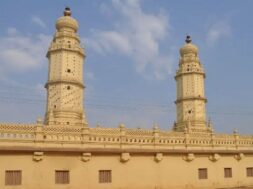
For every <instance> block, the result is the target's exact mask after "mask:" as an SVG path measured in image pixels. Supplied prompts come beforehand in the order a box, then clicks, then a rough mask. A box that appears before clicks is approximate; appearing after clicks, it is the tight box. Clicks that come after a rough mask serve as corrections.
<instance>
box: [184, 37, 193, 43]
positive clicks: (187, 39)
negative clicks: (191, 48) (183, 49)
mask: <svg viewBox="0 0 253 189" xmlns="http://www.w3.org/2000/svg"><path fill="white" fill-rule="evenodd" d="M185 42H186V43H191V42H192V39H191V36H189V35H187V36H186V39H185Z"/></svg>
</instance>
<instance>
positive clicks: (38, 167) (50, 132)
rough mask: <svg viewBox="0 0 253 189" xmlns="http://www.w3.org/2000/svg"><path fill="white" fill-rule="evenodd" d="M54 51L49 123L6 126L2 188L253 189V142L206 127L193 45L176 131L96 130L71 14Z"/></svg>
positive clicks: (186, 51)
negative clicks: (86, 106) (86, 100)
mask: <svg viewBox="0 0 253 189" xmlns="http://www.w3.org/2000/svg"><path fill="white" fill-rule="evenodd" d="M56 29H57V31H56V34H55V36H54V39H53V41H52V43H51V45H50V47H49V50H48V54H47V57H48V59H49V74H48V81H47V84H46V89H47V108H46V115H45V120H44V122H43V121H41V120H38V121H37V123H35V124H32V125H26V124H0V170H1V171H0V189H10V188H11V189H35V188H36V189H60V188H61V189H84V188H87V189H106V188H107V189H169V188H170V189H190V188H199V189H213V188H229V187H238V186H252V185H253V137H252V135H249V136H242V135H239V134H238V133H237V131H235V132H234V133H233V134H218V133H215V132H214V131H213V128H212V126H211V123H210V122H208V123H207V121H206V113H205V103H206V98H205V94H204V78H205V73H204V70H203V67H202V65H201V64H200V61H199V58H198V49H197V47H196V46H195V45H193V44H192V43H191V40H190V38H189V37H188V38H187V40H186V44H185V45H184V46H183V47H182V48H181V50H180V55H181V58H180V61H179V69H178V71H177V73H176V76H175V79H176V82H177V99H176V106H177V122H176V123H175V125H174V127H173V129H172V130H171V131H163V130H160V129H159V128H158V127H157V126H154V127H153V129H130V128H127V127H126V126H125V125H124V124H120V125H119V126H118V127H117V128H103V127H97V128H92V127H89V125H88V123H87V121H86V117H85V113H84V108H83V105H82V104H83V102H82V99H83V89H84V84H83V73H82V70H83V60H84V57H85V53H84V50H83V49H82V48H81V47H80V40H79V38H78V36H77V29H78V23H77V21H76V20H74V19H73V18H72V17H71V12H70V9H69V8H66V10H65V11H64V16H63V17H61V18H59V19H58V21H57V23H56Z"/></svg>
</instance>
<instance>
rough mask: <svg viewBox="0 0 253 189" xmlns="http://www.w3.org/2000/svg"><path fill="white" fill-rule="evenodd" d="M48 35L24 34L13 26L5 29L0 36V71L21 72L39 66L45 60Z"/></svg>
mask: <svg viewBox="0 0 253 189" xmlns="http://www.w3.org/2000/svg"><path fill="white" fill-rule="evenodd" d="M50 39H51V37H50V36H47V35H44V34H39V35H36V36H31V35H29V36H28V35H25V34H22V33H20V32H18V31H17V30H16V29H15V28H10V29H8V30H7V35H6V36H3V37H0V60H1V61H0V73H1V75H2V76H6V75H8V74H10V73H20V72H21V73H22V72H27V71H30V70H33V69H37V68H39V67H40V66H41V65H42V63H43V62H45V61H46V58H45V54H46V50H47V48H48V46H49V44H50Z"/></svg>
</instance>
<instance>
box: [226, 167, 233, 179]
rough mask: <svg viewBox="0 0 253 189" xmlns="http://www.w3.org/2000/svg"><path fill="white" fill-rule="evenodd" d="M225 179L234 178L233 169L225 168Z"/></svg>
mask: <svg viewBox="0 0 253 189" xmlns="http://www.w3.org/2000/svg"><path fill="white" fill-rule="evenodd" d="M224 177H225V178H232V168H224Z"/></svg>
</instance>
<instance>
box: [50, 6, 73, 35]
mask: <svg viewBox="0 0 253 189" xmlns="http://www.w3.org/2000/svg"><path fill="white" fill-rule="evenodd" d="M55 27H56V29H57V30H58V31H61V30H68V29H71V30H74V31H75V32H76V31H77V29H78V22H77V21H76V20H75V19H74V18H73V17H71V10H70V8H69V7H66V8H65V10H64V12H63V16H62V17H60V18H59V19H58V20H57V21H56V24H55Z"/></svg>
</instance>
